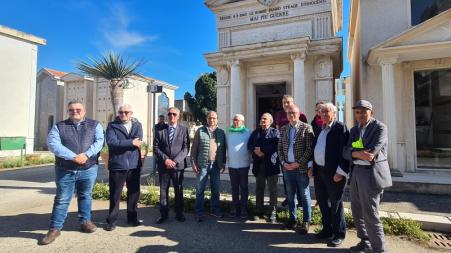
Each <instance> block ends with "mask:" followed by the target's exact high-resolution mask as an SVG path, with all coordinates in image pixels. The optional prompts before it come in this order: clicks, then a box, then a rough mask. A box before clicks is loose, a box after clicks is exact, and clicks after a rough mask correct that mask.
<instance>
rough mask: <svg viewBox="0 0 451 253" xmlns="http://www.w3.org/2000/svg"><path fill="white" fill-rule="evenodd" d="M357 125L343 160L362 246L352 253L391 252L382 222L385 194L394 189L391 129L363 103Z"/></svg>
mask: <svg viewBox="0 0 451 253" xmlns="http://www.w3.org/2000/svg"><path fill="white" fill-rule="evenodd" d="M352 109H354V117H355V119H356V121H357V125H356V126H355V127H353V128H352V129H351V132H350V135H349V139H348V143H347V145H346V146H345V148H344V149H343V157H344V158H345V159H347V160H349V161H350V170H351V179H350V189H351V209H352V216H353V218H354V222H355V226H356V228H357V236H358V237H359V238H360V240H361V241H360V242H359V243H358V244H357V245H356V246H353V247H351V248H350V251H351V252H374V253H380V252H387V247H386V245H385V239H384V229H383V226H382V222H381V220H380V218H379V202H380V200H381V198H382V193H383V190H384V189H385V188H387V187H390V186H391V185H392V179H391V175H390V168H389V166H388V159H387V142H388V138H387V127H386V126H385V124H384V123H382V122H380V121H378V120H377V119H374V118H373V106H372V105H371V103H370V102H369V101H366V100H359V101H357V103H356V104H355V106H354V107H353V108H352Z"/></svg>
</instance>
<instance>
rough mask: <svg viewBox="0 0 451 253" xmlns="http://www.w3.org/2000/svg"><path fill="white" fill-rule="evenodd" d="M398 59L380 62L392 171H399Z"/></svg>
mask: <svg viewBox="0 0 451 253" xmlns="http://www.w3.org/2000/svg"><path fill="white" fill-rule="evenodd" d="M396 61H397V59H396V58H386V59H381V60H380V61H379V65H380V66H381V68H382V102H383V112H384V113H383V115H384V116H383V117H384V123H385V124H386V125H387V128H388V129H387V131H388V158H389V163H390V168H391V169H398V135H397V129H396V125H397V124H396V93H395V75H394V73H395V69H394V64H395V63H396Z"/></svg>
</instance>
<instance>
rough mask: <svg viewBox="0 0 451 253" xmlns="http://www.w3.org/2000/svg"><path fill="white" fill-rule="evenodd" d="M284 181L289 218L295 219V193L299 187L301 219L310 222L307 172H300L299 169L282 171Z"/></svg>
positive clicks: (310, 204) (310, 210) (310, 202)
mask: <svg viewBox="0 0 451 253" xmlns="http://www.w3.org/2000/svg"><path fill="white" fill-rule="evenodd" d="M283 174H284V176H285V182H286V184H287V192H288V211H289V212H290V220H291V221H296V203H295V194H296V190H297V189H299V191H300V193H301V201H302V210H303V215H304V217H303V221H304V222H310V221H311V219H312V209H311V206H312V199H311V198H310V188H309V178H308V176H307V173H305V174H301V172H300V171H299V170H294V171H284V172H283Z"/></svg>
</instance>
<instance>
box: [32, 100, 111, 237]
mask: <svg viewBox="0 0 451 253" xmlns="http://www.w3.org/2000/svg"><path fill="white" fill-rule="evenodd" d="M67 107H68V113H69V119H67V120H64V121H60V122H58V123H56V125H54V126H53V128H52V129H51V130H50V133H49V135H48V137H47V145H48V147H49V150H50V151H52V153H53V154H55V183H56V196H55V200H54V203H53V211H52V218H51V220H50V229H49V231H48V232H47V235H46V236H45V237H44V238H43V239H42V241H41V244H43V245H46V244H50V243H52V242H53V241H54V240H55V239H56V238H57V237H58V236H59V235H60V233H61V232H60V231H61V229H62V228H63V224H64V220H65V219H66V216H67V209H68V208H69V204H70V201H71V199H72V195H74V191H75V189H76V190H77V200H78V217H79V218H78V221H79V223H80V230H81V231H82V232H85V233H92V232H94V231H95V230H96V228H97V227H96V225H94V223H92V221H91V206H92V188H93V187H94V184H95V181H96V177H97V166H98V157H99V152H100V150H101V149H102V147H103V143H104V136H103V128H102V126H101V125H100V123H99V122H97V121H95V120H92V119H87V118H85V109H84V107H83V105H82V104H81V103H80V102H78V101H71V102H69V104H68V105H67Z"/></svg>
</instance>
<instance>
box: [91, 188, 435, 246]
mask: <svg viewBox="0 0 451 253" xmlns="http://www.w3.org/2000/svg"><path fill="white" fill-rule="evenodd" d="M92 195H93V198H94V199H98V200H108V199H109V189H108V184H105V183H96V184H95V186H94V189H93V194H92ZM183 195H184V200H185V203H184V205H185V211H186V212H193V211H195V201H196V189H192V188H190V189H185V190H184V191H183ZM221 197H222V199H220V204H221V210H222V211H223V212H229V211H230V210H231V206H232V203H231V201H230V199H231V198H230V194H228V193H221ZM210 198H211V192H210V191H205V202H204V203H205V209H206V210H209V208H210V201H209V199H210ZM121 199H122V200H125V199H126V192H125V191H124V192H122V195H121ZM159 201H160V189H159V187H158V186H155V185H149V186H147V188H146V190H145V191H143V193H141V196H140V199H139V203H140V204H143V205H149V206H155V205H157V204H158V203H159ZM169 205H174V192H173V189H172V188H171V189H170V191H169ZM254 210H255V196H249V203H248V211H249V213H251V214H252V213H253V211H254ZM296 215H297V219H298V220H299V221H302V217H303V214H302V210H299V209H298V210H297V214H296ZM289 218H290V215H289V212H288V210H286V209H284V210H279V211H278V212H277V221H279V222H287V221H288V220H289ZM345 220H346V226H347V227H348V228H354V227H355V223H354V220H353V218H352V214H351V212H345ZM381 220H382V223H383V226H384V232H385V234H387V235H396V236H406V237H408V238H410V239H415V240H418V241H422V242H427V241H429V240H430V237H429V236H428V235H427V234H426V233H425V232H424V231H423V230H422V229H421V225H420V223H419V222H417V221H414V220H411V219H403V218H395V217H383V218H381ZM311 224H312V225H315V226H317V227H316V228H315V232H319V231H320V230H321V212H320V210H319V208H312V223H311Z"/></svg>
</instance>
